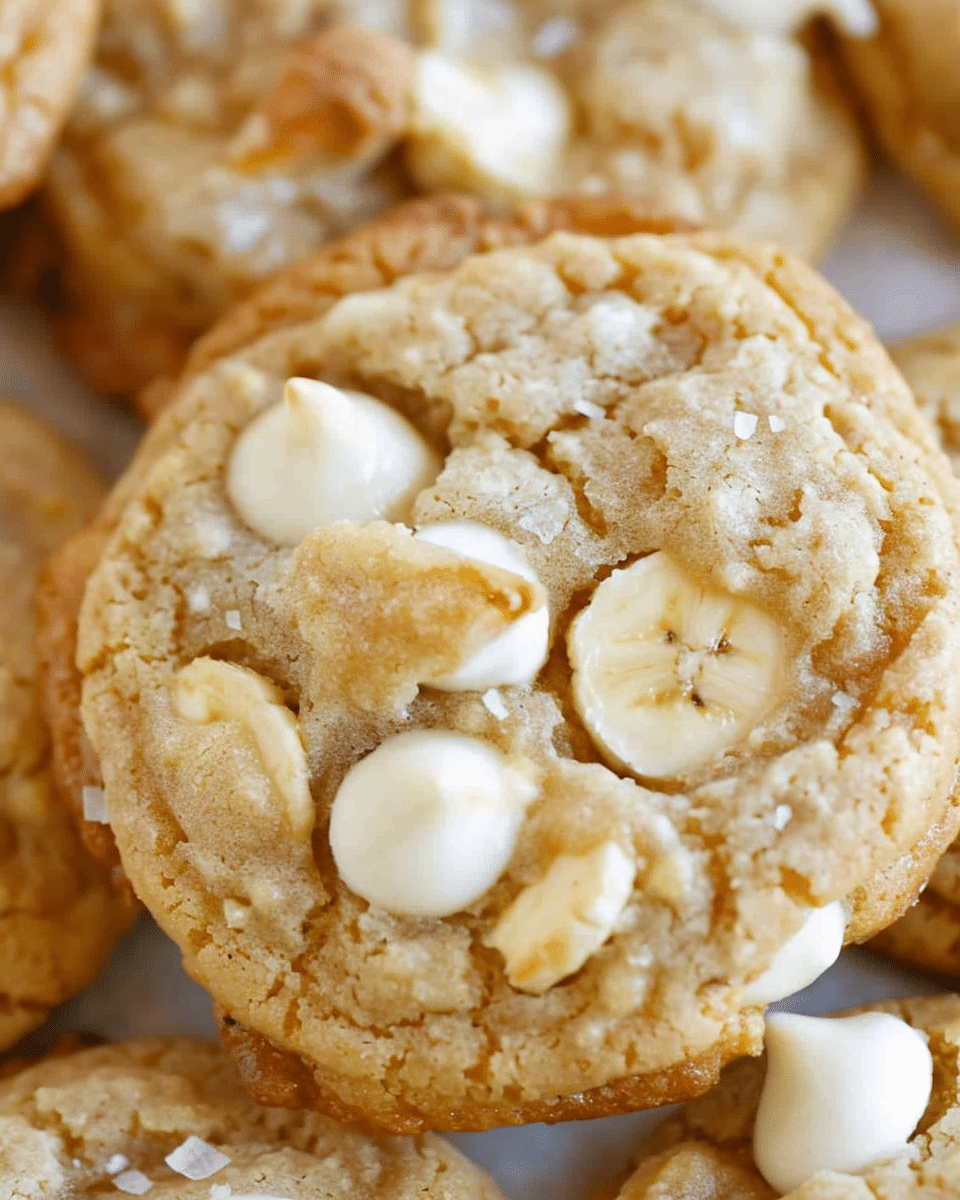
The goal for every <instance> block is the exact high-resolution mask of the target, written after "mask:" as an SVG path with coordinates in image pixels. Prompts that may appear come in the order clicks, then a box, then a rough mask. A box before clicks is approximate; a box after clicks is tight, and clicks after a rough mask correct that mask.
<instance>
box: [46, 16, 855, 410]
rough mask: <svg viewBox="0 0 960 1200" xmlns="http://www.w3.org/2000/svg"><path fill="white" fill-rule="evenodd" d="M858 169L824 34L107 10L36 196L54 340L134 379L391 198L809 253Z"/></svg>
mask: <svg viewBox="0 0 960 1200" xmlns="http://www.w3.org/2000/svg"><path fill="white" fill-rule="evenodd" d="M506 129H509V130H510V135H511V136H510V139H505V138H504V137H503V131H504V130H506ZM532 164H533V165H532ZM862 171H863V152H862V148H861V142H860V136H859V133H858V131H857V129H856V127H855V125H854V123H853V121H852V118H851V116H850V114H849V112H848V109H847V106H846V104H845V101H844V100H843V99H842V97H841V96H840V94H839V93H838V91H837V89H836V87H835V84H834V82H833V80H832V78H831V76H830V67H829V64H828V63H827V61H826V59H825V58H824V56H823V54H822V53H821V51H820V49H819V48H818V47H817V46H816V44H815V41H814V40H810V39H808V40H807V41H801V40H799V39H797V38H794V37H791V36H789V35H787V34H774V33H769V32H766V33H760V32H752V31H750V30H744V29H741V28H739V27H736V26H734V25H731V24H729V23H727V22H725V21H724V20H723V19H722V18H720V17H719V16H717V15H716V14H714V13H713V12H711V11H710V10H709V9H708V8H705V7H701V6H700V5H699V4H697V3H694V2H692V0H604V2H603V3H601V4H597V3H594V2H593V0H591V2H590V3H589V4H588V3H585V2H582V0H576V2H571V3H569V4H567V5H565V6H564V8H563V10H562V11H558V10H557V6H556V5H555V4H548V3H546V2H545V0H544V2H541V0H501V2H498V3H497V4H495V5H484V4H483V3H479V2H477V0H380V2H373V0H311V2H310V3H307V4H303V3H292V2H290V0H285V2H284V3H279V2H278V0H222V2H221V3H218V4H216V5H213V6H209V7H207V6H196V5H184V4H171V3H167V2H166V0H135V2H134V0H106V4H105V14H104V25H103V31H102V33H101V36H100V41H99V48H98V51H97V56H96V60H95V63H94V66H93V67H92V69H91V70H90V71H89V72H88V73H87V75H86V77H85V80H84V84H83V87H82V90H81V94H80V97H79V102H78V104H77V107H76V110H75V111H74V113H73V115H72V117H71V120H70V123H69V125H68V127H67V129H66V131H65V135H64V138H63V140H62V143H61V145H60V146H59V148H58V151H57V153H56V155H55V157H54V160H53V163H52V166H51V171H50V174H49V178H48V180H47V182H46V184H45V187H44V192H43V197H42V205H43V210H44V213H45V218H44V219H45V220H46V222H47V223H48V225H49V231H48V235H47V236H48V237H50V238H52V239H53V242H54V243H57V244H59V245H60V247H61V249H60V251H59V254H57V253H55V254H53V255H52V257H51V261H50V263H49V266H50V268H51V269H52V271H53V272H54V273H55V274H56V275H57V276H58V279H59V290H58V297H59V298H58V301H57V304H58V305H59V324H60V330H61V334H62V343H63V344H64V346H65V347H66V348H67V350H68V352H69V353H70V355H71V357H73V358H74V359H75V360H76V361H77V362H78V363H80V365H81V366H82V367H83V368H84V370H85V371H86V373H87V375H88V376H89V377H90V378H91V379H92V380H93V381H94V383H95V384H96V385H97V386H98V387H99V388H101V389H102V390H107V391H110V392H125V391H133V390H135V389H137V388H139V387H142V386H144V385H146V384H148V383H149V382H150V381H151V380H152V379H153V378H154V377H156V376H158V375H164V374H166V375H172V374H175V373H176V370H177V369H178V367H179V365H180V363H181V361H182V359H183V356H184V355H185V353H186V351H187V348H188V347H189V345H190V342H191V341H192V340H193V338H194V337H195V336H196V335H197V334H198V333H199V332H201V331H202V330H203V329H204V328H205V327H206V326H208V325H209V324H210V323H211V322H212V321H213V320H214V319H215V318H216V317H217V316H218V315H219V314H220V313H221V312H223V311H224V310H225V309H227V308H228V307H229V306H230V305H231V304H233V303H235V302H236V301H237V300H239V299H240V298H241V297H242V296H243V295H245V294H246V293H247V292H248V291H249V290H250V289H251V288H252V287H253V286H254V285H255V284H256V283H257V282H258V281H260V280H261V279H262V278H263V277H264V276H265V275H267V274H269V273H271V272H273V271H275V270H277V269H278V268H280V267H282V266H284V265H285V264H287V263H290V262H292V261H295V260H296V259H298V258H301V257H303V256H304V255H305V254H308V253H310V252H311V251H313V250H314V249H316V248H317V247H318V246H319V245H321V244H322V243H323V242H325V241H326V240H327V239H329V238H330V237H333V236H337V235H339V234H341V233H343V232H344V231H346V230H347V229H350V228H353V227H355V226H356V225H358V224H360V223H362V222H363V221H365V220H368V219H370V218H371V217H372V216H373V215H375V214H377V213H379V212H381V211H383V210H385V209H386V208H388V207H389V206H391V205H392V204H394V203H395V202H396V201H397V200H398V199H400V198H401V197H404V196H409V195H411V194H415V193H418V192H435V191H438V190H441V191H445V190H451V189H453V190H457V191H465V192H470V193H473V194H475V195H477V196H478V197H480V198H481V199H483V200H484V201H485V202H487V203H489V204H491V205H492V206H494V207H500V208H502V207H503V205H504V204H505V203H509V202H512V201H515V200H517V199H519V198H523V197H525V196H529V195H541V196H542V195H559V194H563V193H571V192H572V193H581V194H586V195H589V194H596V193H598V192H605V191H611V190H612V191H617V192H620V193H621V194H623V195H626V196H637V197H639V198H641V199H643V200H645V201H646V202H648V203H654V204H657V205H659V206H660V207H662V208H663V209H664V210H666V211H669V212H670V213H672V214H673V215H675V216H677V217H681V218H685V219H688V220H691V221H694V222H697V223H703V224H707V225H715V226H719V227H723V228H726V227H732V228H735V229H737V230H738V231H740V232H742V233H744V234H746V235H749V236H755V237H770V238H772V239H774V240H778V241H781V242H783V243H784V244H786V245H788V246H791V247H792V248H794V249H797V250H799V251H801V252H804V253H808V254H811V255H812V254H815V253H818V252H819V251H821V250H822V249H823V248H825V246H826V244H827V243H828V242H829V240H830V237H831V234H832V231H833V229H834V228H835V227H836V226H837V224H838V223H839V221H840V220H841V219H842V217H843V215H844V214H845V213H846V211H847V210H848V208H849V205H850V203H851V200H852V197H853V194H854V192H855V191H856V189H857V186H858V183H859V181H860V178H861V175H862Z"/></svg>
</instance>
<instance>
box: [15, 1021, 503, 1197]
mask: <svg viewBox="0 0 960 1200" xmlns="http://www.w3.org/2000/svg"><path fill="white" fill-rule="evenodd" d="M0 1189H2V1191H3V1194H4V1195H5V1196H16V1197H20V1196H23V1197H27V1196H30V1197H32V1196H41V1195H42V1196H44V1197H48V1198H49V1200H67V1198H68V1197H69V1198H70V1200H73V1197H77V1196H84V1197H90V1198H91V1200H96V1198H103V1200H107V1198H109V1200H117V1197H119V1196H123V1195H130V1196H142V1195H145V1194H147V1193H149V1195H150V1198H151V1200H227V1198H230V1200H315V1198H316V1197H319V1196H323V1197H324V1198H325V1200H503V1196H502V1194H501V1192H500V1190H499V1189H498V1188H497V1187H496V1185H495V1184H494V1183H493V1181H492V1180H491V1179H489V1178H488V1177H487V1176H486V1175H485V1174H484V1173H483V1172H482V1171H481V1170H480V1168H479V1167H476V1166H474V1164H473V1163H471V1162H470V1161H469V1160H468V1159H466V1158H464V1157H463V1155H461V1154H460V1153H458V1151H456V1150H455V1149H454V1148H453V1147H452V1146H451V1145H449V1144H448V1143H447V1142H445V1141H443V1139H442V1138H438V1137H433V1136H431V1135H430V1134H427V1135H425V1136H423V1137H420V1138H416V1139H409V1140H407V1139H402V1138H385V1139H382V1140H378V1139H375V1138H371V1137H369V1136H367V1135H365V1134H362V1133H359V1132H358V1131H357V1130H354V1129H347V1128H344V1127H343V1126H341V1125H338V1124H336V1123H335V1122H333V1121H331V1120H329V1119H328V1118H326V1117H321V1116H317V1115H316V1114H314V1113H303V1112H291V1111H290V1110H289V1109H276V1108H275V1109H265V1108H261V1107H260V1106H259V1105H257V1104H254V1103H253V1102H252V1101H250V1100H248V1099H247V1098H246V1097H245V1096H244V1095H243V1093H242V1092H241V1091H240V1089H239V1088H238V1087H237V1083H236V1078H235V1076H234V1075H233V1072H232V1071H231V1069H230V1064H229V1062H228V1060H227V1059H226V1058H225V1057H224V1056H223V1054H221V1052H220V1051H219V1050H217V1048H216V1047H215V1046H211V1045H207V1044H204V1043H202V1042H187V1041H169V1042H168V1041H161V1040H150V1041H142V1042H130V1043H127V1044H125V1045H117V1046H100V1047H97V1048H96V1049H90V1050H83V1051H80V1052H78V1053H74V1054H68V1055H66V1056H63V1057H57V1058H53V1059H48V1060H47V1061H45V1062H42V1063H40V1064H39V1065H37V1066H34V1067H29V1068H27V1069H26V1070H24V1071H21V1072H20V1073H18V1074H17V1075H15V1076H14V1077H13V1078H12V1079H8V1080H5V1081H3V1082H0Z"/></svg>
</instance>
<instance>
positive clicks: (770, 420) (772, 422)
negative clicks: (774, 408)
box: [767, 413, 787, 433]
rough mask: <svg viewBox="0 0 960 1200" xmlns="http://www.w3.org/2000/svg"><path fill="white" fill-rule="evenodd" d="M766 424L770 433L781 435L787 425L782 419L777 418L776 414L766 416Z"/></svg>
mask: <svg viewBox="0 0 960 1200" xmlns="http://www.w3.org/2000/svg"><path fill="white" fill-rule="evenodd" d="M767 424H768V425H769V426H770V432H771V433H783V431H784V430H785V429H786V427H787V423H786V421H785V420H784V419H783V417H778V416H777V414H776V413H770V414H768V416H767Z"/></svg>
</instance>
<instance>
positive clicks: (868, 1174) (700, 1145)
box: [593, 996, 960, 1200]
mask: <svg viewBox="0 0 960 1200" xmlns="http://www.w3.org/2000/svg"><path fill="white" fill-rule="evenodd" d="M868 1013H874V1014H877V1013H881V1014H887V1015H889V1016H893V1017H897V1018H899V1019H900V1020H901V1021H905V1022H906V1023H907V1024H908V1025H910V1026H911V1027H913V1028H914V1029H916V1030H918V1031H920V1032H921V1033H922V1034H923V1036H924V1038H925V1040H926V1042H927V1044H928V1046H929V1050H930V1053H931V1055H932V1058H933V1087H932V1090H931V1092H930V1096H929V1101H928V1103H927V1105H926V1110H925V1111H924V1112H923V1115H922V1117H921V1118H920V1121H919V1125H918V1126H917V1128H916V1130H915V1131H914V1133H913V1136H912V1137H910V1140H909V1143H908V1144H907V1145H904V1146H903V1147H902V1149H900V1150H899V1151H896V1150H893V1151H892V1152H891V1153H889V1154H888V1155H884V1156H882V1157H881V1158H880V1160H879V1161H876V1162H874V1163H872V1164H871V1165H868V1166H864V1167H862V1168H860V1169H857V1170H850V1171H844V1170H834V1171H820V1172H819V1173H816V1174H814V1175H812V1176H811V1177H809V1178H808V1179H807V1180H806V1182H804V1183H803V1184H802V1185H801V1186H799V1187H796V1188H789V1189H787V1190H783V1189H780V1190H775V1189H774V1188H773V1187H771V1186H770V1184H769V1183H768V1182H767V1181H766V1180H765V1179H764V1177H763V1176H762V1175H761V1173H760V1171H759V1170H758V1167H757V1165H756V1162H755V1159H754V1150H753V1147H752V1145H751V1140H752V1137H753V1131H754V1123H755V1118H756V1115H757V1109H758V1102H759V1100H760V1096H761V1092H762V1089H763V1083H764V1072H765V1066H766V1063H765V1060H764V1059H754V1060H749V1061H748V1060H743V1061H740V1062H737V1063H732V1064H731V1065H730V1066H729V1067H727V1068H726V1069H725V1071H724V1072H723V1074H722V1075H721V1078H720V1083H719V1084H718V1086H717V1087H716V1088H715V1089H714V1090H713V1091H712V1092H710V1093H709V1094H708V1095H706V1096H704V1097H702V1098H701V1099H699V1100H695V1101H693V1102H692V1103H690V1104H688V1105H686V1107H685V1108H683V1109H682V1110H681V1111H680V1112H678V1113H677V1114H676V1115H675V1116H673V1117H670V1118H668V1119H667V1120H666V1121H664V1122H663V1124H661V1125H660V1126H659V1127H658V1128H657V1129H655V1130H654V1132H653V1134H652V1135H651V1136H650V1137H649V1138H647V1139H646V1140H645V1141H644V1143H643V1144H642V1145H641V1147H640V1150H639V1152H638V1154H637V1158H636V1163H635V1170H633V1172H632V1174H629V1175H628V1176H627V1177H626V1178H625V1179H624V1178H623V1177H621V1178H620V1179H618V1180H614V1181H611V1183H609V1184H608V1185H606V1186H605V1187H603V1188H601V1189H600V1190H599V1191H598V1192H596V1193H595V1194H594V1197H593V1200H661V1198H665V1197H670V1200H773V1198H774V1197H776V1196H781V1195H786V1196H789V1197H796V1198H797V1200H800V1198H801V1197H803V1200H869V1197H871V1196H883V1197H884V1200H908V1198H911V1197H916V1198H920V1197H928V1198H929V1200H934V1198H935V1197H941V1196H942V1197H946V1196H953V1195H955V1194H956V1192H957V1188H958V1187H960V1176H958V1172H957V1155H956V1146H957V1139H958V1137H960V1074H958V1070H957V1052H958V1045H960V998H958V997H957V996H933V997H928V998H922V999H916V1000H901V1001H888V1002H886V1003H884V1004H876V1005H871V1006H870V1007H869V1008H861V1009H854V1010H851V1012H848V1013H839V1014H836V1015H837V1016H839V1017H841V1018H843V1017H850V1016H860V1015H863V1014H868ZM820 1024H821V1025H823V1024H825V1022H820ZM840 1036H841V1037H842V1036H844V1035H840ZM900 1036H901V1037H902V1036H903V1035H902V1032H901V1034H900ZM907 1041H908V1042H909V1038H907ZM891 1065H892V1064H891ZM878 1083H879V1086H878V1088H877V1091H878V1092H879V1094H880V1095H883V1094H884V1092H883V1088H884V1082H883V1080H882V1079H881V1080H879V1081H878ZM825 1086H826V1085H825ZM890 1086H892V1081H891V1080H889V1079H888V1080H887V1087H888V1088H889V1087H890ZM886 1094H888V1095H889V1092H887V1093H886ZM876 1098H877V1096H876V1093H874V1094H869V1093H865V1094H863V1095H862V1107H863V1108H864V1109H867V1108H868V1107H869V1106H870V1105H871V1104H872V1103H873V1102H874V1101H875V1099H876ZM855 1102H856V1099H855V1098H854V1103H855ZM823 1103H824V1105H825V1106H829V1104H830V1103H831V1097H830V1096H829V1095H827V1094H824V1096H823ZM815 1112H816V1110H815V1109H814V1110H812V1112H811V1113H808V1118H809V1117H810V1116H814V1117H815Z"/></svg>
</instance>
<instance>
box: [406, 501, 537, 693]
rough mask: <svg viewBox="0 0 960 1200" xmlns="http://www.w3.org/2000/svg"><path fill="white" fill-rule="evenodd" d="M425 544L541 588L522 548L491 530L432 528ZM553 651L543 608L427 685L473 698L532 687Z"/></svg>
mask: <svg viewBox="0 0 960 1200" xmlns="http://www.w3.org/2000/svg"><path fill="white" fill-rule="evenodd" d="M415 536H416V537H417V538H419V539H420V540H421V541H423V542H430V543H431V544H432V545H434V546H442V547H443V548H444V549H446V550H452V551H453V552H454V553H455V554H460V555H462V556H463V557H464V558H472V559H475V560H476V561H477V562H484V563H490V564H491V565H492V566H495V567H502V568H503V569H504V570H506V571H513V572H514V574H516V575H519V576H521V578H523V579H528V580H530V581H531V582H532V583H537V582H539V581H538V580H537V576H536V573H535V572H534V571H533V570H532V569H531V568H530V566H529V565H528V563H527V561H526V559H525V558H524V557H523V552H522V551H521V549H520V547H519V546H517V545H516V544H515V543H513V542H511V541H510V540H509V539H507V538H505V537H503V536H502V535H501V534H499V533H497V532H496V531H495V530H493V529H488V528H487V526H486V525H479V524H477V523H476V522H473V521H444V522H442V523H441V524H438V525H427V526H425V527H424V528H423V529H419V530H418V531H417V533H416V534H415ZM549 648H550V609H549V607H548V605H546V604H543V605H542V606H541V607H540V608H538V609H536V610H535V611H534V612H531V613H527V614H526V615H525V616H522V617H521V618H520V619H519V620H518V621H514V622H513V624H512V625H511V626H510V627H509V628H508V629H505V630H504V631H503V633H501V634H499V636H497V637H495V638H494V639H493V641H491V642H488V643H487V645H486V646H484V647H483V648H482V649H481V650H478V651H477V653H476V654H474V655H473V657H472V658H469V659H468V660H467V661H466V662H464V663H461V664H460V666H459V667H457V669H456V670H455V671H451V672H450V673H449V674H447V675H443V676H441V677H440V678H438V679H424V680H422V682H423V683H424V684H425V685H426V686H428V687H435V688H440V689H441V690H442V691H445V692H470V691H481V690H482V689H486V688H492V687H501V686H506V685H509V684H525V683H532V682H533V680H534V679H535V678H536V675H537V672H538V671H539V670H540V668H541V667H542V666H543V664H544V663H545V662H546V660H547V652H548V650H549Z"/></svg>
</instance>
